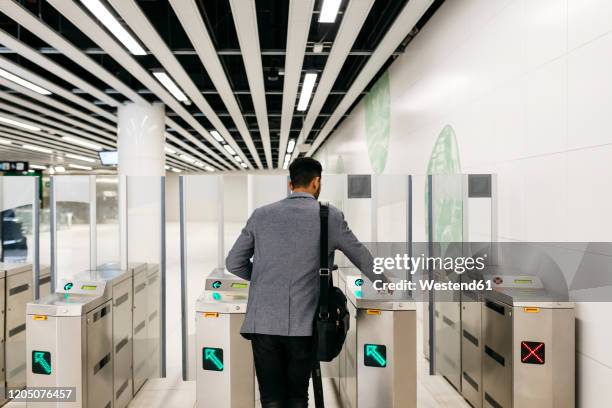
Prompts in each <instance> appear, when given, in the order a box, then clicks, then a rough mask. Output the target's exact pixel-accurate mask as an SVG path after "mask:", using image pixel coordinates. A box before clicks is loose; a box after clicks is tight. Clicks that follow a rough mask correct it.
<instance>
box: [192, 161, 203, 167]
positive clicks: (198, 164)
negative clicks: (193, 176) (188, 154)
mask: <svg viewBox="0 0 612 408" xmlns="http://www.w3.org/2000/svg"><path fill="white" fill-rule="evenodd" d="M193 164H195V165H196V166H198V167H204V163H202V162H199V161H197V162H195V163H193Z"/></svg>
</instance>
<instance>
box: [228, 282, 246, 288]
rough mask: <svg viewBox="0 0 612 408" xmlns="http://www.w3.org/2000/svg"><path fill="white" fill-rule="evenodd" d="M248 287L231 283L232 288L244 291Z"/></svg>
mask: <svg viewBox="0 0 612 408" xmlns="http://www.w3.org/2000/svg"><path fill="white" fill-rule="evenodd" d="M248 287H249V285H248V284H247V283H232V288H238V289H246V288H248Z"/></svg>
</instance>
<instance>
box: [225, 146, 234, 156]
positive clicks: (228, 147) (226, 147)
mask: <svg viewBox="0 0 612 408" xmlns="http://www.w3.org/2000/svg"><path fill="white" fill-rule="evenodd" d="M223 147H224V148H225V150H227V152H228V153H229V154H231V155H232V156H235V155H236V152H235V151H234V149H232V147H231V146H230V145H223Z"/></svg>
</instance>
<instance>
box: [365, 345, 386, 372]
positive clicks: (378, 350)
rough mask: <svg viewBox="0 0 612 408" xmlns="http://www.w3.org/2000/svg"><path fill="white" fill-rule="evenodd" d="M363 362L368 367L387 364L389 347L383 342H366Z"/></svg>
mask: <svg viewBox="0 0 612 408" xmlns="http://www.w3.org/2000/svg"><path fill="white" fill-rule="evenodd" d="M364 352H365V355H364V357H363V363H364V364H365V365H366V366H368V367H386V366H387V347H386V346H383V345H382V344H365V345H364Z"/></svg>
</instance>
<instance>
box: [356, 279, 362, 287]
mask: <svg viewBox="0 0 612 408" xmlns="http://www.w3.org/2000/svg"><path fill="white" fill-rule="evenodd" d="M355 286H363V279H361V278H359V279H355Z"/></svg>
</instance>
